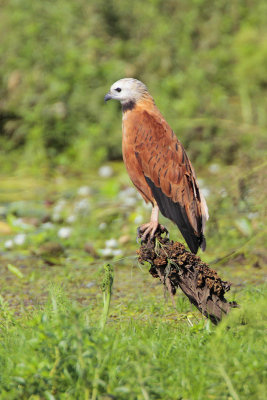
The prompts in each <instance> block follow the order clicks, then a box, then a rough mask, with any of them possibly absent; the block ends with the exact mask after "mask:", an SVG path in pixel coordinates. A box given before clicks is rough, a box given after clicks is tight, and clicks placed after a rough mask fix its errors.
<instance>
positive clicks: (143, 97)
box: [104, 78, 209, 254]
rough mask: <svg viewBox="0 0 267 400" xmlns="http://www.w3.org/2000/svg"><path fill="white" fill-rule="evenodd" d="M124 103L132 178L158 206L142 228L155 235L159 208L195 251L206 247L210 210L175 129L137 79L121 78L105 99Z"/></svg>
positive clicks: (126, 156)
mask: <svg viewBox="0 0 267 400" xmlns="http://www.w3.org/2000/svg"><path fill="white" fill-rule="evenodd" d="M110 99H114V100H118V101H120V102H121V105H122V112H123V116H122V152H123V160H124V163H125V165H126V169H127V171H128V173H129V176H130V178H131V180H132V182H133V184H134V185H135V186H136V188H137V190H138V191H139V192H140V194H141V195H142V197H143V198H144V200H145V201H146V202H147V203H148V202H150V203H151V204H152V213H151V220H150V222H149V223H147V224H144V225H142V226H141V227H140V228H139V229H140V231H141V233H142V239H145V238H146V237H148V235H149V236H150V237H151V238H152V237H153V236H154V235H155V232H156V230H157V228H158V226H159V220H158V216H159V210H160V211H161V213H162V214H163V215H164V216H165V217H167V218H169V219H170V220H171V221H173V222H174V223H175V224H176V225H177V226H178V228H179V229H180V231H181V233H182V235H183V237H184V239H185V241H186V243H187V244H188V247H189V249H190V250H191V252H192V253H194V254H196V253H197V251H198V248H199V247H200V248H201V249H202V250H203V251H204V250H205V248H206V241H205V237H204V227H205V222H206V221H207V219H208V217H209V215H208V208H207V205H206V201H205V199H204V196H203V195H202V193H201V191H200V189H199V186H198V183H197V180H196V175H195V172H194V169H193V167H192V164H191V162H190V160H189V158H188V156H187V154H186V152H185V150H184V148H183V146H182V144H181V142H180V141H179V140H178V139H177V137H176V136H175V134H174V132H173V131H172V129H171V128H170V126H169V125H168V123H167V122H166V121H165V119H164V118H163V116H162V115H161V113H160V111H159V110H158V108H157V107H156V105H155V102H154V100H153V98H152V96H151V95H150V94H149V92H148V90H147V87H146V86H145V85H144V84H143V83H142V82H140V81H138V80H137V79H133V78H125V79H120V80H119V81H117V82H115V83H114V84H113V85H112V86H111V88H110V90H109V92H108V93H107V94H106V96H105V98H104V100H105V101H108V100H110Z"/></svg>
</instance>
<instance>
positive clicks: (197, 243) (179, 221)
mask: <svg viewBox="0 0 267 400" xmlns="http://www.w3.org/2000/svg"><path fill="white" fill-rule="evenodd" d="M145 178H146V181H147V183H148V185H149V187H150V188H151V190H152V193H153V196H154V197H155V200H156V202H157V204H158V206H159V209H160V212H161V213H162V214H163V215H164V217H166V218H169V219H170V220H172V221H173V222H174V223H175V224H176V225H177V226H178V228H179V229H180V231H181V233H182V235H183V237H184V239H185V241H186V243H187V245H188V247H189V249H190V250H191V252H192V253H194V254H196V253H197V251H198V249H199V247H200V248H201V249H202V250H203V251H204V250H205V248H206V240H205V237H204V235H203V233H201V234H200V235H197V234H196V233H195V231H194V229H193V227H192V225H191V224H190V222H189V219H188V216H187V214H186V211H185V208H184V207H183V206H181V205H180V204H179V203H175V202H173V201H172V199H170V198H169V197H168V196H166V195H165V194H164V193H163V192H162V190H161V189H160V188H159V187H157V186H156V185H155V184H154V183H153V182H152V181H151V179H149V178H148V177H145ZM197 222H198V223H197V226H202V221H201V218H199V221H197Z"/></svg>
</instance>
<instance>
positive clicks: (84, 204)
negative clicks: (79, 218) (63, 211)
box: [74, 199, 90, 213]
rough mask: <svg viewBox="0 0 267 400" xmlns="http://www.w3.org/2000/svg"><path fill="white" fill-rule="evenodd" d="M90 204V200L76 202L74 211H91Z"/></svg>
mask: <svg viewBox="0 0 267 400" xmlns="http://www.w3.org/2000/svg"><path fill="white" fill-rule="evenodd" d="M89 207H90V203H89V200H88V199H81V200H79V201H76V203H75V204H74V211H75V212H76V213H77V212H83V211H87V210H89Z"/></svg>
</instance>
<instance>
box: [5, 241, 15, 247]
mask: <svg viewBox="0 0 267 400" xmlns="http://www.w3.org/2000/svg"><path fill="white" fill-rule="evenodd" d="M4 246H5V248H6V249H12V247H13V246H14V243H13V240H11V239H9V240H6V241H5V244H4Z"/></svg>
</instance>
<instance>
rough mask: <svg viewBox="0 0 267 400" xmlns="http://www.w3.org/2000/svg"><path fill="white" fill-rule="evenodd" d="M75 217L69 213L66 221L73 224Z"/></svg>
mask: <svg viewBox="0 0 267 400" xmlns="http://www.w3.org/2000/svg"><path fill="white" fill-rule="evenodd" d="M76 219H77V218H76V215H69V216H68V218H67V219H66V221H67V222H68V224H73V222H75V221H76Z"/></svg>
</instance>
